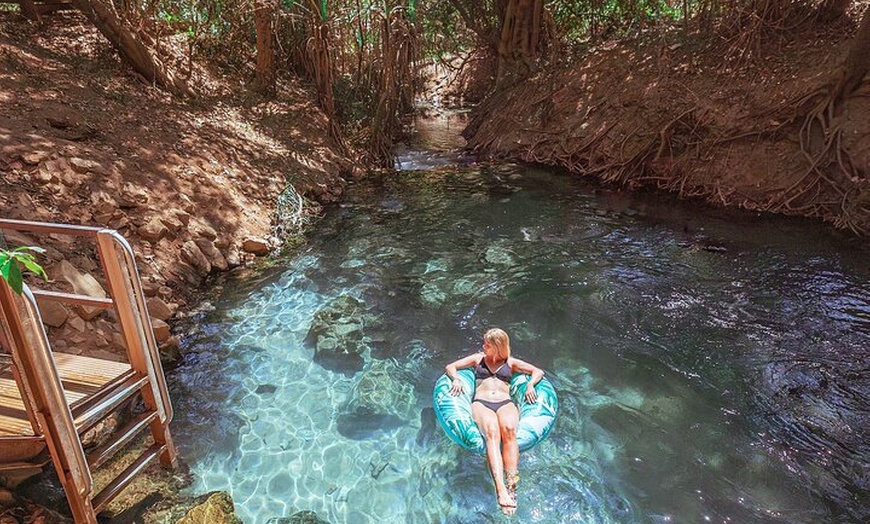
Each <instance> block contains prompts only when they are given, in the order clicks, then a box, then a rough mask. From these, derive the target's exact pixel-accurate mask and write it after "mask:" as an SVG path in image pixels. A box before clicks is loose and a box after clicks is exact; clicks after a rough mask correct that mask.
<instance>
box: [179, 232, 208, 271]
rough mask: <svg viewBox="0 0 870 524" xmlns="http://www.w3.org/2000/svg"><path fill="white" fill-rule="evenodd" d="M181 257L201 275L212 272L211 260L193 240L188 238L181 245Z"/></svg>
mask: <svg viewBox="0 0 870 524" xmlns="http://www.w3.org/2000/svg"><path fill="white" fill-rule="evenodd" d="M181 258H182V259H183V260H184V261H185V262H187V263H188V264H190V265H191V266H193V267H195V268H196V271H197V272H198V273H199V274H200V275H202V276H205V275H208V274H209V273H211V262H209V260H208V257H206V256H205V254H204V253H203V252H202V250H201V249H200V248H199V246H198V245H197V244H196V242H194V241H193V240H188V241H187V242H185V243H184V245H182V246H181Z"/></svg>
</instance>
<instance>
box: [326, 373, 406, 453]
mask: <svg viewBox="0 0 870 524" xmlns="http://www.w3.org/2000/svg"><path fill="white" fill-rule="evenodd" d="M415 400H416V396H415V394H414V387H413V385H412V384H411V381H409V380H408V378H407V376H406V373H405V372H404V371H403V370H402V369H401V368H400V367H399V366H398V365H396V363H395V362H394V361H392V360H375V361H373V362H372V365H371V367H370V368H369V369H367V370H366V371H365V372H364V374H363V376H362V378H361V379H360V381H359V382H358V383H357V385H356V386H355V387H354V389H353V392H352V397H351V399H350V401H348V403H347V404H346V405H345V406H344V408H343V409H342V412H341V414H340V415H339V416H338V422H337V424H338V432H339V433H341V434H342V435H344V436H345V437H347V438H351V439H354V440H364V439H368V438H373V437H375V436H377V435H378V434H379V433H385V432H391V431H393V430H395V429H397V428H398V427H400V426H402V425H404V424H405V422H404V421H406V420H410V417H411V414H412V412H413V411H414V406H415Z"/></svg>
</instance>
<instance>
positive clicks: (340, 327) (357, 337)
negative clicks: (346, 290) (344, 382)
mask: <svg viewBox="0 0 870 524" xmlns="http://www.w3.org/2000/svg"><path fill="white" fill-rule="evenodd" d="M373 320H374V317H373V316H372V315H370V314H368V313H366V310H365V304H364V303H363V302H362V301H361V300H359V299H358V298H356V297H353V296H351V295H341V296H339V297H338V298H336V299H334V300H333V301H332V302H330V303H329V304H327V305H326V306H325V307H324V308H322V309H321V310H320V311H318V312H317V313H315V315H314V320H313V321H312V323H311V328H309V330H308V334H307V335H306V338H305V341H306V343H308V344H310V345H313V346H314V361H315V362H316V363H318V364H320V365H321V366H323V367H324V368H326V369H331V370H333V371H338V372H340V373H344V374H345V375H353V374H354V373H356V372H357V371H359V370H361V369H362V367H363V365H364V363H365V362H364V360H363V357H362V353H363V352H364V351H365V349H366V347H367V345H366V340H365V338H364V334H365V333H364V329H365V326H366V323H370V322H372V321H373Z"/></svg>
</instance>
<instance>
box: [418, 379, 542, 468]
mask: <svg viewBox="0 0 870 524" xmlns="http://www.w3.org/2000/svg"><path fill="white" fill-rule="evenodd" d="M457 375H458V377H459V380H461V381H462V385H463V388H462V394H461V395H458V396H455V397H454V396H453V395H451V394H450V385H451V384H452V380H451V379H450V377H448V376H447V375H441V378H439V379H438V380H437V381H436V382H435V389H434V390H433V391H432V401H433V403H434V405H435V416H436V417H438V422H439V423H440V424H441V429H443V430H444V432H445V433H447V436H448V437H450V440H452V441H453V442H456V443H457V444H459V445H460V446H462V447H463V448H465V449H467V450H469V451H473V452H474V453H479V454H481V455H482V454H484V453H486V444H485V442H484V440H483V435H481V433H480V430H479V429H478V428H477V424H475V423H474V418H473V417H472V416H471V400H472V399H473V398H474V388H475V381H474V372H473V371H472V370H471V369H461V370H459V371H458V372H457ZM529 378H530V377H529V375H526V374H523V373H514V376H513V377H512V378H511V384H510V393H511V399H512V400H513V401H514V404H516V405H517V406H519V407H520V423H519V426H518V427H517V442H518V443H519V445H520V451H526V450H528V449H531V448H533V447H534V446H535V445H536V444H537V443H538V442H540V441H542V440H544V438H546V437H547V435H548V434H549V433H550V431H551V430H552V429H553V424H555V422H556V414H557V413H558V411H559V400H558V399H557V398H556V390H555V389H553V385H552V384H550V381H549V380H547V379H546V377H545V378H542V379H541V380H540V382H538V383H537V384H535V392H536V393H537V394H538V400H537V402H535V403H533V404H530V403H527V402H525V400H524V398H525V396H526V386H527V384H528V382H529Z"/></svg>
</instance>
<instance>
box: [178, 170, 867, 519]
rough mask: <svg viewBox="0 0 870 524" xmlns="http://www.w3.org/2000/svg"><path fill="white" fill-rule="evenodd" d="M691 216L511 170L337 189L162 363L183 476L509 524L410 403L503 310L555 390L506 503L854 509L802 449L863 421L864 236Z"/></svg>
mask: <svg viewBox="0 0 870 524" xmlns="http://www.w3.org/2000/svg"><path fill="white" fill-rule="evenodd" d="M693 213H697V211H694V212H690V211H685V212H683V211H679V210H675V209H674V208H673V207H669V206H668V205H664V206H661V207H659V208H656V207H655V206H652V205H650V204H649V203H648V202H645V201H643V200H627V199H623V198H622V197H618V196H617V195H615V194H613V193H609V192H604V193H601V192H598V191H594V190H593V189H592V188H589V187H585V186H583V185H582V184H578V183H576V182H574V181H570V180H568V179H567V178H564V177H559V176H554V175H551V174H548V173H544V172H540V171H536V170H533V169H529V168H522V167H519V166H511V165H505V166H498V167H494V168H491V169H483V170H481V169H471V168H463V169H459V170H454V169H447V170H436V171H431V172H415V173H403V174H399V175H395V176H392V177H387V178H386V179H384V180H383V181H382V182H380V183H372V184H360V185H358V186H357V187H355V188H352V190H351V192H350V197H349V200H348V204H347V205H346V206H345V207H342V208H341V209H335V210H332V211H331V212H330V213H329V214H328V216H327V217H326V218H325V219H324V220H323V221H322V222H321V223H320V224H319V225H318V227H317V229H316V231H315V232H314V233H313V234H312V240H311V242H310V243H309V244H308V245H306V246H304V247H303V248H301V250H300V251H299V253H298V254H296V255H294V256H291V257H290V258H288V259H286V260H284V261H282V263H281V264H280V266H279V267H276V268H272V269H269V270H265V271H263V272H262V273H261V274H259V275H256V276H255V277H254V278H249V279H247V280H240V281H236V282H230V283H228V284H227V285H226V289H225V290H224V292H223V294H222V295H221V296H220V297H215V305H216V306H217V311H214V312H211V313H207V314H203V315H201V316H199V317H197V318H196V319H195V322H192V323H191V327H190V328H189V329H190V333H189V334H188V336H187V337H186V338H185V349H186V351H187V353H186V355H185V358H184V360H183V363H182V364H181V366H180V367H179V368H178V369H177V370H175V371H174V372H173V373H172V375H171V381H172V390H173V391H172V393H173V400H174V403H175V406H176V413H177V417H176V422H175V425H174V429H173V430H174V432H175V436H176V440H177V443H178V446H179V448H180V450H181V453H182V456H183V458H184V460H185V461H187V462H188V463H189V464H190V465H191V469H192V473H193V474H194V475H195V478H196V482H195V484H194V486H192V487H191V488H190V489H191V491H192V492H193V493H204V492H207V491H212V490H226V491H228V492H230V493H231V494H232V497H233V499H234V501H235V503H236V508H237V511H238V513H239V515H240V516H241V517H242V519H244V521H245V522H248V523H267V522H269V521H270V519H276V520H273V522H280V521H279V520H277V519H278V518H282V517H290V516H291V515H293V514H295V513H297V512H299V511H303V510H309V511H314V512H316V513H317V515H318V516H319V517H320V518H321V519H324V520H325V521H328V522H332V523H342V522H351V523H367V522H371V523H376V522H377V523H380V522H410V523H416V522H450V523H464V522H490V521H492V522H500V521H503V520H504V521H507V520H508V519H506V518H505V517H502V516H500V515H498V514H497V511H496V510H497V508H496V505H495V500H494V496H493V493H492V488H491V482H490V480H489V478H488V473H487V470H486V467H485V464H484V462H483V459H482V458H481V457H477V456H473V455H471V454H469V453H467V452H464V451H462V450H461V449H460V448H459V447H458V446H455V445H453V444H452V443H451V442H450V441H449V440H448V439H447V437H446V436H445V435H444V434H443V433H442V432H441V431H440V428H438V427H437V422H436V421H435V416H434V413H433V411H432V407H431V388H432V386H433V384H434V382H435V380H436V379H437V377H438V376H439V375H440V374H441V373H442V371H443V366H444V364H445V363H446V362H448V361H450V360H452V359H454V358H457V357H458V356H460V355H462V354H466V353H467V352H470V351H473V350H474V349H475V348H476V347H477V345H478V342H479V337H480V334H481V333H482V331H483V330H484V329H485V328H487V327H490V326H501V327H504V328H505V329H506V330H507V331H508V332H509V333H510V334H511V336H512V341H513V346H514V351H515V354H516V355H517V356H519V357H521V358H527V359H529V360H531V361H533V362H535V363H536V364H539V365H541V366H542V367H543V368H545V369H546V370H547V372H548V376H549V377H550V379H551V380H552V382H553V384H554V386H555V387H556V389H557V390H558V392H559V395H560V416H559V419H558V421H557V424H556V429H555V430H554V432H553V433H552V434H551V436H550V437H549V438H548V439H547V440H546V441H544V442H543V443H542V444H540V445H539V446H538V447H536V448H535V449H533V450H532V451H530V452H528V453H525V454H523V456H522V459H521V472H520V475H521V478H522V480H521V485H520V500H519V511H518V517H517V518H515V519H514V520H513V521H519V522H547V523H562V522H590V523H591V522H601V523H609V522H613V523H616V522H618V523H630V522H656V523H665V522H706V521H709V522H807V523H809V522H843V521H849V519H856V521H857V517H855V516H856V515H859V514H860V511H861V510H860V508H856V507H855V505H854V503H853V502H850V501H851V500H854V499H853V498H852V497H853V494H860V493H861V489H862V488H861V484H860V482H861V480H860V478H859V477H857V476H856V474H855V473H849V467H851V465H854V464H858V463H861V461H864V463H865V464H866V460H867V458H868V451H867V449H866V447H865V448H860V446H855V448H854V449H846V450H842V449H840V450H839V451H837V452H836V454H835V455H834V456H829V457H827V458H826V459H825V460H826V461H827V464H829V465H830V466H831V467H830V468H829V469H830V471H829V472H827V473H824V471H823V469H824V468H823V466H824V464H825V463H824V462H819V461H818V460H817V458H816V453H817V452H818V449H817V444H816V443H817V442H818V441H819V439H821V440H824V439H829V440H828V441H829V442H834V441H838V442H840V443H841V444H842V445H843V446H848V444H849V443H850V442H857V443H860V439H858V440H856V437H854V434H853V436H851V437H850V436H849V435H848V434H847V429H849V428H850V430H851V431H858V430H859V428H860V427H862V426H860V424H863V423H865V422H866V421H867V402H866V399H865V400H864V401H860V400H854V399H856V398H858V399H860V398H861V396H860V393H861V392H862V391H866V389H861V388H867V383H866V381H865V380H864V379H860V378H858V377H854V376H848V375H847V373H845V372H843V371H842V367H841V366H840V364H839V363H840V362H842V361H843V358H844V357H842V356H839V355H844V354H847V355H848V354H850V353H849V350H854V353H855V354H860V352H859V351H858V348H860V347H861V345H862V344H863V345H864V347H865V348H866V342H867V334H868V330H867V327H868V322H870V321H868V311H870V308H868V292H870V288H868V286H870V284H868V276H870V275H868V273H870V271H868V268H867V266H866V265H865V264H862V263H861V262H860V260H865V258H863V257H864V255H866V253H864V252H862V250H861V248H856V247H855V246H851V245H850V244H849V243H848V241H843V242H842V243H840V244H836V241H833V240H832V241H830V242H831V243H826V242H828V241H820V242H819V243H818V244H817V245H816V246H814V247H811V248H807V247H806V246H803V245H801V244H800V242H799V240H801V239H803V238H804V237H805V235H806V233H807V231H808V230H810V229H812V228H811V227H810V226H811V225H808V224H807V223H805V222H799V226H798V227H796V228H795V229H794V230H793V231H791V232H790V231H789V230H788V227H790V226H788V225H787V224H792V223H791V222H782V227H780V226H779V225H778V226H777V227H779V228H780V229H779V230H778V231H777V232H775V234H773V235H772V234H771V233H767V232H765V231H766V229H765V228H766V227H768V226H767V225H766V224H765V223H763V222H760V223H756V224H752V223H748V224H742V225H740V224H738V225H732V223H731V222H730V221H729V220H719V219H716V218H714V217H708V218H705V219H699V218H698V217H697V216H696V214H693ZM701 220H704V222H702V221H701ZM813 231H815V230H813ZM820 231H822V230H820ZM747 232H751V234H752V235H754V237H752V236H748V235H747V234H746V233H747ZM789 239H791V240H789ZM793 246H800V248H798V249H796V248H795V247H793ZM808 251H809V252H811V253H807V252H808ZM804 255H806V256H804ZM813 257H815V258H813ZM796 330H797V331H796ZM793 361H794V362H804V363H806V362H816V363H817V364H818V365H816V366H809V367H806V366H805V369H804V368H801V367H800V366H801V365H798V367H795V365H791V366H785V367H781V366H780V364H778V363H782V362H793ZM825 366H826V367H825ZM838 366H840V367H838ZM808 377H809V378H808ZM825 377H827V378H826V379H825V380H827V381H828V382H827V383H826V384H827V385H822V383H821V382H820V381H821V380H822V378H825ZM850 377H851V378H850ZM813 380H815V382H813ZM832 388H833V389H832ZM836 388H839V389H836ZM796 392H797V393H796ZM809 406H813V409H815V411H814V412H813V413H814V415H811V416H812V417H814V418H813V419H812V420H811V421H809V422H808V421H807V418H806V417H807V416H808V415H807V413H809V412H808V411H807V408H808V407H809ZM844 426H845V427H844ZM838 432H841V433H838ZM813 435H815V436H814V437H812V436H813ZM850 438H851V439H852V440H849V439H850ZM837 439H839V440H837ZM853 471H855V470H853ZM854 496H857V495H854ZM838 497H839V498H838Z"/></svg>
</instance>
